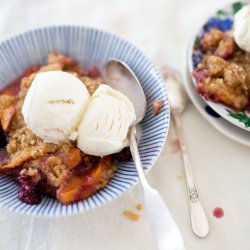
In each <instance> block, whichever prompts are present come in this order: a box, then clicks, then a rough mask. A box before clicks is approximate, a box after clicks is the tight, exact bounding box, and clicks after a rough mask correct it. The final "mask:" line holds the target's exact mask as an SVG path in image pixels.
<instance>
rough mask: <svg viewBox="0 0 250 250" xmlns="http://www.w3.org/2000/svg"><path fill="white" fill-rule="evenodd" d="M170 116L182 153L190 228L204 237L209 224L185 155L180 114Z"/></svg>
mask: <svg viewBox="0 0 250 250" xmlns="http://www.w3.org/2000/svg"><path fill="white" fill-rule="evenodd" d="M172 114H173V117H174V121H175V125H176V128H177V133H178V137H179V143H180V147H181V152H182V160H183V165H184V171H185V176H186V184H187V191H188V201H189V207H190V216H191V224H192V228H193V231H194V233H195V234H196V235H197V236H199V237H205V236H207V234H208V232H209V224H208V220H207V216H206V214H205V211H204V208H203V207H202V205H201V202H200V198H199V194H198V191H197V189H196V186H195V182H194V177H193V171H192V167H191V164H190V160H189V157H188V154H187V150H186V144H185V141H184V136H183V131H182V127H181V120H180V114H179V113H178V112H175V111H174V110H173V112H172Z"/></svg>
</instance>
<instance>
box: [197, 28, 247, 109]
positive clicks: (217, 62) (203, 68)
mask: <svg viewBox="0 0 250 250" xmlns="http://www.w3.org/2000/svg"><path fill="white" fill-rule="evenodd" d="M199 44H200V48H201V50H202V51H203V53H204V57H203V59H202V61H201V62H200V63H199V64H198V67H197V68H196V69H195V71H194V72H193V75H194V77H195V79H196V82H197V90H198V92H199V93H200V94H202V95H203V96H204V97H205V98H206V99H209V100H212V101H214V102H220V103H223V104H225V105H227V106H229V107H231V108H233V109H234V110H236V111H244V110H247V109H249V108H250V52H247V51H244V50H242V49H241V48H239V47H238V45H237V44H236V43H235V40H234V36H233V33H232V31H227V32H223V31H221V30H219V29H211V30H209V31H208V32H206V33H205V34H204V35H203V36H202V38H201V39H200V41H199Z"/></svg>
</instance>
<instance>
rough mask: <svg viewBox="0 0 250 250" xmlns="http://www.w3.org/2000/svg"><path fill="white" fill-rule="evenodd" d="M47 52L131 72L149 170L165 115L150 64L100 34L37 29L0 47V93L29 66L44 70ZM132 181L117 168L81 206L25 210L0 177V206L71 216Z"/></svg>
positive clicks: (125, 167)
mask: <svg viewBox="0 0 250 250" xmlns="http://www.w3.org/2000/svg"><path fill="white" fill-rule="evenodd" d="M52 50H58V51H59V52H61V53H63V54H66V55H69V56H71V57H73V58H75V59H76V60H77V61H78V62H79V63H80V64H81V65H84V66H87V67H90V66H93V65H96V66H97V67H99V68H101V67H102V66H103V64H104V63H105V62H106V61H107V60H108V59H109V58H117V59H120V60H123V61H124V62H126V63H127V64H128V65H129V66H130V67H131V68H132V70H133V71H134V72H135V74H136V75H137V77H138V79H139V80H140V82H141V84H142V87H143V90H144V91H145V94H146V98H147V112H146V116H145V118H144V120H143V121H142V122H141V129H142V136H141V141H140V145H139V151H140V155H141V160H142V163H143V166H144V168H145V171H146V172H147V171H148V170H149V169H150V168H152V166H153V165H154V163H155V161H156V159H157V158H158V156H159V154H160V152H161V150H162V147H163V145H164V142H165V139H166V136H167V132H168V126H169V117H170V112H169V104H168V100H167V96H166V92H165V87H164V82H163V80H162V78H161V76H160V74H159V72H158V71H157V70H156V69H155V67H154V66H153V65H152V64H151V63H150V61H149V60H148V59H147V58H146V57H145V56H144V55H143V54H142V52H141V51H139V50H138V49H137V48H135V47H134V46H133V45H132V44H130V43H129V42H127V41H125V40H123V39H121V38H119V37H117V36H114V35H112V34H110V33H107V32H104V31H100V30H96V29H91V28H85V27H77V26H56V27H48V28H42V29H37V30H33V31H30V32H26V33H24V34H21V35H18V36H15V37H13V38H11V39H9V40H7V41H4V42H2V43H1V44H0V88H3V87H4V86H5V85H6V84H8V83H9V82H10V81H11V80H13V79H15V78H16V77H17V76H20V75H21V74H22V73H23V72H24V71H25V70H26V69H27V68H28V67H29V66H31V65H34V64H44V63H45V62H46V58H47V55H48V53H49V52H50V51H52ZM156 99H161V100H164V107H163V108H162V110H163V112H160V113H159V115H157V116H153V115H152V104H153V102H154V100H156ZM137 181H138V177H137V172H136V169H135V166H134V163H133V162H132V161H130V162H126V163H119V165H118V169H117V171H116V173H115V175H114V177H113V178H112V179H111V180H110V182H109V184H108V185H107V186H106V187H105V188H104V189H102V190H100V191H99V192H98V193H96V194H95V195H92V196H91V197H89V198H88V199H86V200H83V201H80V202H77V203H75V204H72V205H62V204H60V203H59V202H57V201H56V200H55V199H52V198H49V197H43V199H42V202H41V203H40V204H39V205H35V206H30V205H27V204H25V203H22V202H20V201H19V200H18V198H17V192H18V185H17V184H15V183H14V181H12V180H11V179H10V178H9V177H7V176H4V175H0V206H2V207H4V208H7V209H9V210H12V211H16V212H20V213H25V214H32V215H40V216H63V215H72V214H76V213H79V212H83V211H86V210H88V209H93V208H95V207H97V206H100V205H102V204H105V203H106V202H108V201H111V200H113V199H114V198H116V197H118V196H119V195H121V194H122V193H124V192H125V191H126V190H127V189H128V188H130V187H131V186H133V185H134V184H135V183H136V182H137Z"/></svg>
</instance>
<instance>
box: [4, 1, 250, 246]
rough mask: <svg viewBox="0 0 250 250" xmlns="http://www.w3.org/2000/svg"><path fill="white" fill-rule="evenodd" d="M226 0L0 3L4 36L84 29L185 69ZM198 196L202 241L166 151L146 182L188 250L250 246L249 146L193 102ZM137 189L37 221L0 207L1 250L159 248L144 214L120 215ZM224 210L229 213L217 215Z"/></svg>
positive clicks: (188, 129) (190, 116) (175, 161)
mask: <svg viewBox="0 0 250 250" xmlns="http://www.w3.org/2000/svg"><path fill="white" fill-rule="evenodd" d="M229 2H231V1H229V0H220V1H219V0H209V1H201V0H137V1H135V0H126V1H124V0H105V1H104V0H103V1H97V0H84V1H83V0H82V1H77V0H54V1H53V0H51V1H49V0H45V1H35V0H8V1H7V0H0V39H5V38H7V37H9V36H11V35H13V34H16V33H19V32H22V31H24V30H27V29H31V28H36V27H38V26H46V25H52V24H81V25H88V26H94V27H98V28H103V29H105V30H108V31H112V32H114V33H116V34H118V35H121V36H122V37H124V38H126V39H128V40H130V41H131V42H133V43H134V44H135V45H137V46H138V47H139V48H140V49H142V50H143V51H144V52H145V54H146V55H148V56H149V57H150V58H151V59H152V61H153V62H155V64H156V65H157V66H158V67H162V66H163V65H164V64H169V65H172V66H173V67H177V68H179V69H180V70H182V68H183V66H184V60H183V54H184V50H185V44H186V42H187V41H188V39H189V38H190V37H191V36H192V34H193V32H194V31H195V30H196V29H197V28H198V27H199V26H200V23H201V22H203V21H204V20H205V19H206V18H207V17H208V16H209V15H210V14H211V13H213V11H214V10H215V9H217V8H219V7H221V6H223V5H224V4H227V3H229ZM182 121H183V124H184V133H185V139H186V142H187V146H188V152H189V154H190V158H191V162H192V165H193V169H194V172H195V175H196V179H197V184H198V188H199V191H200V196H201V199H202V201H203V204H204V207H205V209H206V212H207V215H208V219H209V222H210V226H211V231H210V234H209V235H208V237H207V238H205V239H199V238H197V237H196V236H195V235H194V234H193V233H192V230H191V227H190V220H189V212H188V203H187V199H186V189H185V181H184V178H182V176H183V172H182V165H181V158H180V153H179V152H176V153H172V151H171V150H172V149H171V143H170V141H171V138H174V137H175V131H174V128H173V127H172V126H171V128H170V131H169V136H168V139H167V143H166V145H165V148H164V150H163V152H162V154H161V156H160V158H159V160H158V161H157V163H156V165H155V166H154V168H153V169H152V171H151V172H150V173H149V175H148V177H149V180H150V182H151V183H152V185H153V186H154V187H156V188H157V189H158V190H159V191H160V192H161V194H162V195H163V197H164V200H165V202H166V204H167V205H168V207H169V209H170V210H171V212H172V214H173V216H174V218H175V220H176V222H177V224H178V226H179V228H180V230H181V232H182V234H183V237H184V241H185V243H186V247H187V249H188V250H201V249H202V250H222V249H223V250H224V249H225V250H238V249H239V250H248V249H250V238H249V235H250V198H249V191H250V149H249V148H247V147H245V146H242V145H240V144H238V143H237V142H234V141H231V140H230V139H228V138H226V137H225V136H223V135H221V134H220V133H219V132H217V131H216V130H215V129H214V128H213V127H212V126H211V125H209V124H208V123H207V122H206V121H205V120H204V119H203V118H202V116H201V115H200V114H199V113H198V111H196V109H195V108H194V106H193V105H192V104H189V105H188V107H187V109H186V111H185V113H184V114H183V118H182ZM141 200H142V198H141V192H140V188H139V186H138V185H137V186H136V187H134V188H133V189H130V190H129V191H128V192H126V193H125V194H124V195H123V196H121V197H120V198H118V199H116V200H114V201H113V202H110V203H109V204H107V205H105V206H103V207H100V208H98V209H96V210H94V211H90V212H87V213H85V214H80V215H77V216H74V217H69V218H56V219H49V218H36V217H29V216H25V215H19V214H15V213H12V212H9V211H6V210H4V209H0V249H1V250H16V249H17V250H34V249H35V250H44V249H45V250H47V249H48V250H52V249H53V250H59V249H60V250H67V249H71V250H78V249H79V250H80V249H81V250H82V249H85V250H100V249H103V250H127V249H129V250H154V249H156V247H155V242H154V239H153V237H152V235H151V231H150V227H149V224H148V221H147V216H146V214H145V212H144V211H142V212H140V215H141V218H140V220H139V221H137V222H133V221H130V220H129V219H127V218H125V217H124V216H122V212H123V211H124V210H127V209H130V210H134V206H135V204H136V203H138V202H141ZM218 206H219V207H222V208H223V209H224V211H225V216H224V217H223V218H221V219H216V218H215V217H214V216H213V214H212V212H213V209H214V208H215V207H218Z"/></svg>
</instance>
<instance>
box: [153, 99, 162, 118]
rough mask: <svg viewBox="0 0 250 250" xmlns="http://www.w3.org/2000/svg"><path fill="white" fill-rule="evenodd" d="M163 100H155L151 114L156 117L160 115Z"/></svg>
mask: <svg viewBox="0 0 250 250" xmlns="http://www.w3.org/2000/svg"><path fill="white" fill-rule="evenodd" d="M163 104H164V101H163V100H155V101H154V103H153V114H154V115H158V114H159V113H160V109H161V108H162V107H163Z"/></svg>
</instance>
